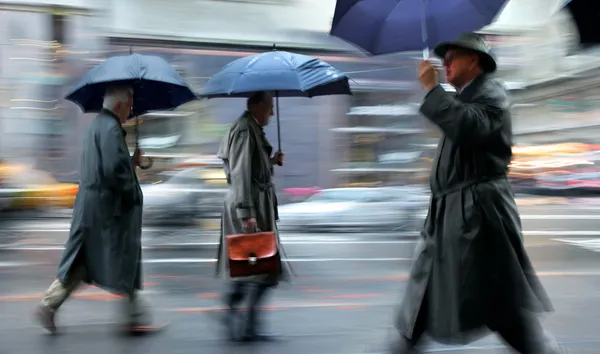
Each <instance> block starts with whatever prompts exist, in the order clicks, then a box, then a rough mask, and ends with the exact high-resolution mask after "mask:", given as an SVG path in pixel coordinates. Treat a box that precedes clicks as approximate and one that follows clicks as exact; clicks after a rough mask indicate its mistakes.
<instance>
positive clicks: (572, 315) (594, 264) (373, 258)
mask: <svg viewBox="0 0 600 354" xmlns="http://www.w3.org/2000/svg"><path fill="white" fill-rule="evenodd" d="M593 208H596V206H595V205H593V204H591V205H590V204H584V205H583V206H582V205H581V204H578V206H576V205H574V204H563V205H562V207H561V206H559V205H550V206H544V205H527V206H523V205H522V206H521V212H522V213H523V216H524V217H523V224H524V228H525V231H526V232H525V243H526V247H527V249H528V251H529V253H530V256H531V258H532V261H533V263H534V265H535V266H536V269H537V271H538V274H539V275H540V276H541V279H542V281H543V283H544V285H545V286H546V287H547V290H548V292H549V294H550V296H551V298H552V300H553V302H554V305H555V308H556V313H554V314H551V315H549V316H548V317H547V318H546V319H545V320H544V324H545V326H546V327H547V329H548V330H549V331H551V332H552V333H553V334H554V335H555V336H556V337H557V339H558V340H559V341H561V342H562V343H563V344H564V345H565V346H566V347H567V348H568V349H569V350H570V352H571V353H573V354H578V353H581V354H583V353H598V348H600V334H598V331H597V327H598V325H599V324H600V322H599V320H598V318H600V260H599V257H600V255H599V254H598V253H597V251H600V232H599V231H600V228H599V227H598V226H600V220H598V219H599V218H598V217H596V215H595V214H598V215H600V213H598V212H597V211H595V210H596V209H593ZM52 222H54V221H52ZM52 222H50V221H39V222H28V223H27V224H26V225H25V224H24V223H21V224H20V225H19V223H18V222H16V223H14V224H13V225H12V226H10V225H9V226H10V227H8V226H6V224H5V228H4V229H3V230H2V231H0V237H4V239H5V240H6V239H10V241H11V242H4V244H5V245H8V244H11V245H13V246H12V247H11V248H10V249H5V250H4V252H0V314H2V316H0V338H1V345H0V353H1V354H5V353H6V354H9V353H10V354H13V353H14V354H30V353H31V354H32V353H57V354H58V353H61V354H70V353H82V352H84V353H87V354H95V353H103V354H105V353H128V354H134V353H148V354H154V353H156V354H158V353H161V354H162V353H182V354H187V353H206V354H213V353H259V352H260V353H266V354H271V353H273V354H275V353H282V352H285V353H291V354H295V353H308V352H311V353H327V354H338V353H339V354H342V353H343V354H359V353H379V352H380V351H382V350H383V349H384V347H385V343H386V340H387V338H389V336H390V335H391V333H392V327H391V324H392V319H393V315H394V311H395V309H396V307H397V304H398V303H399V301H400V298H401V295H402V292H403V289H404V287H405V284H406V277H407V274H408V271H409V268H410V264H411V257H412V252H413V249H414V245H415V236H414V233H413V234H410V233H393V234H380V233H355V234H297V233H294V234H286V235H282V237H283V242H284V244H285V249H286V252H287V258H288V260H289V261H290V262H291V264H292V266H293V269H294V271H295V273H296V274H297V276H296V277H295V278H294V282H293V283H291V284H282V285H281V286H280V287H279V288H278V289H275V290H274V291H273V293H272V294H271V296H270V298H269V300H268V302H267V303H266V305H265V306H267V307H266V309H265V310H266V311H264V316H265V321H266V323H267V326H268V328H267V329H269V330H271V331H276V332H278V333H280V335H281V340H280V341H279V342H276V343H269V344H260V345H232V344H228V343H226V342H225V341H224V334H223V331H222V328H221V327H220V326H219V323H218V322H217V321H216V319H217V318H216V317H217V316H219V315H220V310H221V304H220V301H219V299H220V295H219V294H220V293H221V292H222V291H223V289H224V284H223V283H222V282H221V281H220V280H218V279H216V278H215V277H214V257H215V254H216V245H215V242H216V234H215V233H214V231H213V232H205V231H202V230H200V229H199V228H162V229H161V228H147V229H146V230H145V232H144V240H145V241H144V244H145V245H146V246H147V247H146V250H145V252H144V267H145V268H144V273H145V276H144V280H145V288H146V289H145V299H146V300H147V302H148V303H149V304H150V305H151V306H152V308H153V309H154V311H155V315H156V317H157V318H158V319H160V320H161V321H162V320H168V321H170V323H171V325H170V326H169V327H168V329H167V330H166V331H164V332H162V333H160V334H157V335H155V336H152V337H146V338H133V339H132V338H123V337H119V336H118V335H116V334H115V331H114V329H115V326H116V323H117V322H116V321H117V319H118V309H119V306H118V303H119V299H118V298H116V297H114V296H111V295H108V294H106V293H104V292H102V291H100V290H98V289H96V288H93V287H85V288H82V289H80V291H79V292H78V293H77V294H76V296H75V297H74V299H72V300H70V301H68V302H67V303H65V305H64V308H63V309H62V310H61V312H60V313H59V317H58V322H59V325H60V327H61V329H62V330H63V335H59V336H56V337H52V336H48V335H45V334H44V331H43V330H41V329H40V328H38V327H37V325H36V324H34V323H33V321H32V320H31V318H30V313H31V310H32V309H33V308H34V306H35V304H36V303H37V301H39V298H40V296H41V294H42V292H43V291H44V290H45V288H47V287H48V286H49V285H50V282H51V281H52V279H53V276H54V272H55V269H56V264H57V262H58V260H59V258H60V252H61V247H60V245H61V243H62V242H63V241H64V238H65V237H66V230H65V226H64V225H62V226H61V225H58V224H56V223H55V225H52ZM67 228H68V226H67ZM52 230H54V231H52ZM165 239H167V240H168V241H169V242H170V243H172V244H177V243H179V244H180V247H178V248H173V249H168V248H165V247H164V244H167V243H168V242H166V241H164V240H165ZM23 240H26V241H23ZM42 241H44V242H45V243H44V242H42ZM161 242H162V243H161ZM183 243H188V244H190V243H193V244H195V246H194V247H190V246H189V245H188V246H185V245H183ZM161 244H162V245H163V246H160V245H161ZM597 245H598V246H597ZM425 350H426V352H438V353H450V352H452V353H457V354H466V353H508V352H509V351H508V350H507V349H505V348H504V347H503V345H502V344H501V343H500V342H499V341H498V339H497V338H496V337H495V336H489V337H487V338H485V339H483V340H482V341H480V342H477V343H474V344H472V345H471V346H468V347H462V348H459V347H448V346H442V345H439V344H436V343H427V344H426V348H425Z"/></svg>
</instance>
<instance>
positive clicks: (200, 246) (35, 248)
mask: <svg viewBox="0 0 600 354" xmlns="http://www.w3.org/2000/svg"><path fill="white" fill-rule="evenodd" d="M217 246H218V244H217V243H214V242H204V243H193V244H190V243H172V244H164V245H149V246H142V250H144V251H193V250H206V249H216V248H217ZM64 248H65V247H64V244H60V245H58V244H55V245H50V244H45V245H15V244H13V245H2V246H0V252H10V251H13V252H19V251H20V252H24V251H29V252H44V251H61V252H62V251H63V250H64Z"/></svg>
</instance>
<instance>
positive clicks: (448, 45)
mask: <svg viewBox="0 0 600 354" xmlns="http://www.w3.org/2000/svg"><path fill="white" fill-rule="evenodd" d="M450 49H464V50H467V51H471V52H475V53H476V54H477V55H479V61H480V63H481V68H482V69H483V71H484V72H486V73H492V72H494V71H496V60H495V59H494V57H493V56H492V55H491V54H490V48H489V47H488V45H487V44H486V43H485V40H484V39H483V36H482V35H479V34H476V33H466V34H463V35H461V36H459V37H458V38H457V39H456V40H455V41H450V42H443V43H440V44H438V45H437V46H436V47H435V49H433V52H434V53H435V55H437V56H438V57H440V58H442V59H443V58H444V57H445V56H446V52H447V51H448V50H450Z"/></svg>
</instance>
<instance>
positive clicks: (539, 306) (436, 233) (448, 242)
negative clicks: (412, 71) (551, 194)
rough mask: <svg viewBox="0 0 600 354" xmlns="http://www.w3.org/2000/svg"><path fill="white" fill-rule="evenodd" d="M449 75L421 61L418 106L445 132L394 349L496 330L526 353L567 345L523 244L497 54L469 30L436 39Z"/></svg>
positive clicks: (459, 340) (546, 353)
mask: <svg viewBox="0 0 600 354" xmlns="http://www.w3.org/2000/svg"><path fill="white" fill-rule="evenodd" d="M434 53H435V54H436V55H437V56H438V57H440V58H442V60H443V67H444V69H445V72H446V79H447V81H448V83H449V84H451V85H452V86H454V87H455V88H456V91H457V93H456V94H454V93H450V92H447V91H446V90H445V89H444V88H443V87H442V86H441V85H440V83H439V79H438V74H437V72H436V69H435V68H434V67H433V65H432V64H431V63H430V62H429V61H427V60H425V61H423V62H421V64H420V66H419V70H418V76H419V81H420V83H421V85H422V86H423V88H425V90H426V91H427V94H426V96H425V99H424V101H423V103H422V105H421V109H420V111H421V113H422V114H423V115H424V116H425V117H427V118H428V119H429V120H430V121H431V122H432V123H433V124H435V125H436V126H437V127H438V128H439V129H440V130H441V132H442V138H441V140H440V142H439V145H438V152H437V157H436V159H435V160H434V163H433V167H432V170H431V176H430V186H431V194H432V198H431V203H430V206H429V212H428V215H427V218H426V221H425V224H424V227H423V231H422V232H421V235H422V237H421V238H420V241H419V243H418V244H417V247H416V249H415V255H414V263H413V265H412V269H411V272H410V277H409V280H408V283H407V287H406V290H405V295H404V298H403V301H402V305H401V307H400V311H399V313H398V316H397V320H396V328H397V329H398V331H399V333H400V335H401V336H400V340H399V341H398V342H395V343H394V346H393V348H392V349H393V352H394V353H410V352H412V350H414V347H415V346H416V344H417V343H418V341H419V339H420V338H421V336H422V334H424V333H425V332H427V333H428V334H429V335H430V336H431V337H432V338H433V339H434V340H437V341H439V342H443V343H448V344H468V343H471V342H473V341H475V340H477V339H479V338H481V337H482V336H484V335H485V334H487V333H488V332H489V331H490V330H491V331H494V332H496V333H498V334H499V335H500V336H501V337H502V339H503V340H504V341H505V342H506V343H507V344H508V345H510V346H511V347H513V348H514V349H515V350H516V351H517V352H519V353H523V354H550V353H561V352H562V351H561V350H562V349H560V348H559V347H558V345H557V344H556V343H555V342H554V341H553V340H550V339H548V338H547V337H546V335H545V334H544V330H543V329H542V327H541V325H540V323H539V321H538V319H537V318H536V317H535V315H534V314H535V313H542V312H549V311H552V305H551V303H550V300H549V299H548V296H547V294H546V292H545V290H544V288H543V286H542V285H541V283H540V280H539V279H538V277H537V275H536V273H535V271H534V269H533V266H532V264H531V262H530V260H529V257H528V255H527V252H526V251H525V248H524V246H523V240H522V233H521V221H520V217H519V213H518V209H517V205H516V203H515V200H514V197H513V191H512V189H511V186H510V184H509V182H508V180H507V172H508V165H509V163H510V161H511V158H512V151H511V146H512V127H511V116H510V102H509V98H508V94H507V92H506V90H505V89H504V87H503V86H502V84H501V83H499V82H498V81H496V80H494V79H492V78H491V77H490V74H491V73H493V72H494V71H495V70H496V61H495V60H494V58H493V57H492V55H491V54H490V52H489V49H488V47H487V45H486V43H485V42H484V40H483V38H482V37H481V36H479V35H475V34H465V35H462V36H460V37H459V38H458V39H457V40H456V41H452V42H446V43H442V44H440V45H438V46H437V47H436V48H435V49H434Z"/></svg>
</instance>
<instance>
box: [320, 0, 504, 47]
mask: <svg viewBox="0 0 600 354" xmlns="http://www.w3.org/2000/svg"><path fill="white" fill-rule="evenodd" d="M507 2H508V0H337V4H336V7H335V13H334V15H333V22H332V26H331V32H330V33H331V35H334V36H336V37H339V38H341V39H343V40H345V41H347V42H350V43H352V44H354V45H356V46H357V47H359V48H361V49H363V50H365V51H367V52H369V53H371V54H373V55H378V54H387V53H395V52H405V51H415V50H422V49H425V50H424V53H423V55H424V56H425V57H428V56H429V52H428V48H430V47H434V46H436V45H437V44H439V43H441V42H445V41H451V40H454V39H456V37H458V36H459V35H460V34H463V33H467V32H474V31H477V30H479V29H481V28H482V27H484V26H487V25H489V24H490V23H491V22H492V20H493V19H494V18H495V17H496V15H497V14H498V13H499V12H500V10H501V9H502V8H503V7H504V5H505V4H506V3H507Z"/></svg>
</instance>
